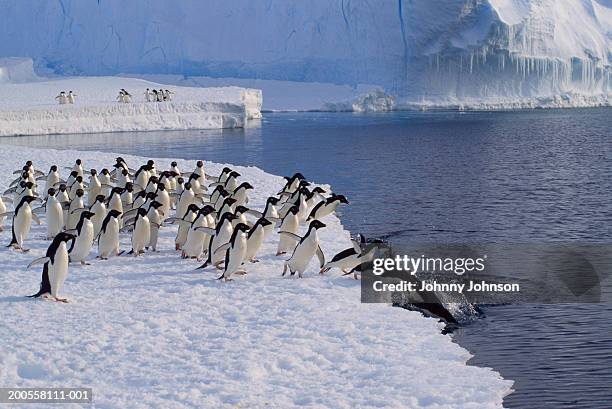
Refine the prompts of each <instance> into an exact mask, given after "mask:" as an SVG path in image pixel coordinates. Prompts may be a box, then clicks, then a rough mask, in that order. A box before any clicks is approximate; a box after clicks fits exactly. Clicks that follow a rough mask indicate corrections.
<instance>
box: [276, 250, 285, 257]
mask: <svg viewBox="0 0 612 409" xmlns="http://www.w3.org/2000/svg"><path fill="white" fill-rule="evenodd" d="M283 254H287V252H286V251H277V252H276V256H277V257H278V256H282V255H283Z"/></svg>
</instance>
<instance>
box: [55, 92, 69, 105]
mask: <svg viewBox="0 0 612 409" xmlns="http://www.w3.org/2000/svg"><path fill="white" fill-rule="evenodd" d="M55 99H57V101H58V102H59V104H60V105H64V104H67V103H68V98H67V96H66V92H65V91H62V92H60V93H59V95H57V96H56V97H55Z"/></svg>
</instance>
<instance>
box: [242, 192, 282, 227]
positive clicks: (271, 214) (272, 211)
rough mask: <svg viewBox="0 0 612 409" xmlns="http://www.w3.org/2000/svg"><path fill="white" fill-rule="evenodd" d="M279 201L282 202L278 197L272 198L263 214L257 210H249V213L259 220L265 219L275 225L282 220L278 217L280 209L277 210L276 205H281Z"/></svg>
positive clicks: (268, 200)
mask: <svg viewBox="0 0 612 409" xmlns="http://www.w3.org/2000/svg"><path fill="white" fill-rule="evenodd" d="M279 201H280V200H279V199H278V198H277V197H274V196H270V197H268V199H267V200H266V206H265V207H264V210H263V212H258V211H257V210H253V209H249V212H248V213H249V214H251V215H253V216H255V217H257V218H262V217H265V218H266V219H268V221H271V222H274V223H276V222H279V221H280V218H279V217H278V209H277V208H276V205H277V204H278V203H279Z"/></svg>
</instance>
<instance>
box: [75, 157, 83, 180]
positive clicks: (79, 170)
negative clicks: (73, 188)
mask: <svg viewBox="0 0 612 409" xmlns="http://www.w3.org/2000/svg"><path fill="white" fill-rule="evenodd" d="M72 171H74V172H76V173H77V175H78V176H81V177H83V175H84V170H83V161H82V160H81V159H77V160H75V161H74V166H73V167H72Z"/></svg>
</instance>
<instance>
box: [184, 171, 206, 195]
mask: <svg viewBox="0 0 612 409" xmlns="http://www.w3.org/2000/svg"><path fill="white" fill-rule="evenodd" d="M199 179H200V175H198V174H197V173H192V174H191V176H189V180H187V182H188V183H189V184H190V185H191V189H192V190H193V193H195V194H196V195H200V194H202V193H204V190H205V188H202V185H201V184H200V181H199Z"/></svg>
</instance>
